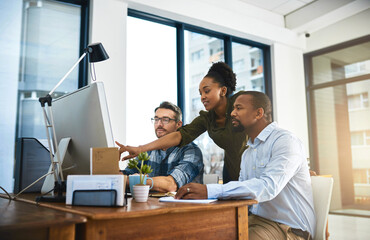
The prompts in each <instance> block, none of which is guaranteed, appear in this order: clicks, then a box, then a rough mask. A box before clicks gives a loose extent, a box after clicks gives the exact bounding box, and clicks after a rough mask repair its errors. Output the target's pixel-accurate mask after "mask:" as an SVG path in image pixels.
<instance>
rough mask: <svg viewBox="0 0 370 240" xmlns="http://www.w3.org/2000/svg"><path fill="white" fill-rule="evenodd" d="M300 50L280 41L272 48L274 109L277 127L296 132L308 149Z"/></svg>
mask: <svg viewBox="0 0 370 240" xmlns="http://www.w3.org/2000/svg"><path fill="white" fill-rule="evenodd" d="M302 53H303V51H302V50H301V49H297V48H293V47H290V46H287V45H284V44H281V43H275V44H274V45H273V47H272V56H271V59H272V74H273V85H272V86H273V100H274V102H273V105H274V106H273V108H274V119H275V120H276V121H277V122H278V123H279V126H280V127H282V128H284V129H289V130H290V131H292V132H293V133H295V134H296V135H297V136H298V137H299V138H300V139H301V140H302V142H303V143H304V145H305V147H306V151H307V156H308V154H309V148H308V123H307V108H306V106H307V105H306V94H305V79H304V68H303V57H302Z"/></svg>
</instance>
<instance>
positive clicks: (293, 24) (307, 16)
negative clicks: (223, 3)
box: [239, 0, 370, 33]
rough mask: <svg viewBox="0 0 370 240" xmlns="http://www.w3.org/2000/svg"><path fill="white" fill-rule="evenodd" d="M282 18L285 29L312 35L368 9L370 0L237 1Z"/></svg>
mask: <svg viewBox="0 0 370 240" xmlns="http://www.w3.org/2000/svg"><path fill="white" fill-rule="evenodd" d="M239 1H241V2H243V3H246V4H249V5H253V6H255V7H258V8H262V9H264V10H267V11H271V12H273V13H275V14H279V15H281V16H283V17H284V20H285V27H286V28H288V29H290V30H292V31H295V32H297V33H313V32H315V31H318V30H320V29H321V28H324V27H327V26H329V25H331V24H334V23H336V22H339V21H341V20H343V19H345V18H348V17H350V16H352V15H355V14H357V13H359V12H362V11H364V10H366V9H368V8H370V0H239Z"/></svg>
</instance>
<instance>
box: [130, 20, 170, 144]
mask: <svg viewBox="0 0 370 240" xmlns="http://www.w3.org/2000/svg"><path fill="white" fill-rule="evenodd" d="M154 35H155V36H156V37H155V38H153V37H152V36H154ZM176 74H177V71H176V28H174V27H171V26H166V25H163V24H159V23H155V22H150V21H145V20H142V19H139V18H135V17H128V18H127V82H126V84H127V89H135V91H128V92H127V104H126V107H127V110H126V113H127V116H135V117H128V118H127V126H137V127H139V126H140V128H141V129H142V132H145V133H147V135H145V136H141V135H137V129H136V128H127V133H126V137H127V142H129V143H130V144H132V145H135V144H136V145H139V144H143V139H145V141H148V142H149V141H152V140H155V139H156V136H155V133H154V126H153V124H152V123H151V121H150V119H151V118H152V117H154V109H155V108H156V107H158V106H159V104H160V103H161V102H163V101H169V102H172V103H174V104H176V103H177V81H176Z"/></svg>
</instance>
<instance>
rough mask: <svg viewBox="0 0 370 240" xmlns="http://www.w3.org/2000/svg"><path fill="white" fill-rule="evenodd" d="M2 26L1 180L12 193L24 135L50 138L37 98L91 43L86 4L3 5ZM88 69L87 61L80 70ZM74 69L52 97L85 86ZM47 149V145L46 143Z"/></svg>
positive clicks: (81, 75) (82, 73)
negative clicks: (18, 148) (18, 144)
mask: <svg viewBox="0 0 370 240" xmlns="http://www.w3.org/2000/svg"><path fill="white" fill-rule="evenodd" d="M1 8H2V9H1V12H2V13H6V14H0V22H2V23H7V27H6V28H4V29H3V30H4V31H3V32H2V34H1V35H0V42H1V44H2V46H3V50H2V51H1V53H0V66H1V67H0V79H3V80H4V79H6V81H3V80H2V81H0V88H1V89H2V90H3V91H2V94H1V95H0V115H1V116H2V119H3V121H1V123H0V132H1V135H0V142H1V143H2V146H1V147H0V155H1V156H2V160H1V161H0V182H1V186H2V187H4V188H5V189H6V190H7V191H9V192H13V167H14V159H15V156H14V152H15V142H16V141H17V138H20V137H36V138H38V139H39V140H41V141H42V139H45V138H46V130H45V126H44V122H43V116H42V109H41V106H40V103H39V102H38V98H39V97H40V96H45V95H46V94H47V93H48V92H49V91H50V90H51V89H53V87H54V86H55V85H56V84H57V82H58V81H59V80H60V79H61V78H62V77H63V76H64V74H65V73H66V72H67V71H68V70H69V69H70V68H71V66H72V65H73V64H74V63H75V62H76V61H77V59H78V58H79V56H80V55H81V53H82V50H83V48H84V47H85V46H86V45H87V44H88V42H87V35H88V34H87V29H88V28H87V24H88V14H87V13H88V1H80V0H75V1H73V0H71V1H68V3H66V1H51V0H50V1H49V0H43V1H31V0H23V1H5V3H2V4H1ZM86 66H87V62H86V60H84V61H83V62H82V63H81V64H80V67H81V69H83V68H85V67H86ZM86 79H87V78H86V74H85V71H79V68H76V69H75V70H74V71H73V72H72V73H71V74H70V75H69V76H68V78H67V79H66V80H65V82H63V84H62V85H60V86H59V87H58V88H57V89H56V91H55V92H54V95H53V96H52V97H58V96H61V95H63V94H65V93H67V92H70V91H73V90H75V89H77V88H78V87H81V86H83V85H84V83H86ZM46 146H47V144H46Z"/></svg>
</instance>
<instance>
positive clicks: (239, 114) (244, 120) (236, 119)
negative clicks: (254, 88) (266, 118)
mask: <svg viewBox="0 0 370 240" xmlns="http://www.w3.org/2000/svg"><path fill="white" fill-rule="evenodd" d="M252 100H253V96H252V95H240V96H239V97H237V98H236V100H235V102H234V110H233V111H232V112H231V117H232V125H233V130H234V131H237V132H239V131H246V132H249V131H250V129H252V128H253V126H254V125H255V124H256V123H257V121H258V120H259V119H261V117H263V109H262V108H257V109H255V108H254V107H253V104H252Z"/></svg>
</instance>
